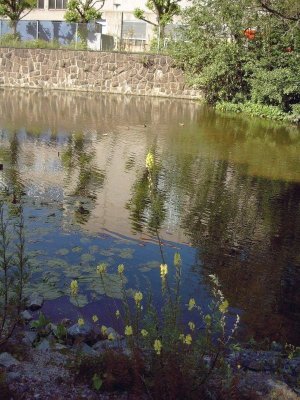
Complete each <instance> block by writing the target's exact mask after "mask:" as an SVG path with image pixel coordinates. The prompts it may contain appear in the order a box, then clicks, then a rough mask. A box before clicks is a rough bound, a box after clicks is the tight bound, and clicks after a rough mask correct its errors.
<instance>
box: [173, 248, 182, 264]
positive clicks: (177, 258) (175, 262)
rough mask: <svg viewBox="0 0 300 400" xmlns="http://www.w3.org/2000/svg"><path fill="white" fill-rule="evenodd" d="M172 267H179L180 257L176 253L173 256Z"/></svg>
mask: <svg viewBox="0 0 300 400" xmlns="http://www.w3.org/2000/svg"><path fill="white" fill-rule="evenodd" d="M174 265H175V267H179V266H180V265H181V256H180V254H179V253H178V251H177V252H176V253H175V254H174Z"/></svg>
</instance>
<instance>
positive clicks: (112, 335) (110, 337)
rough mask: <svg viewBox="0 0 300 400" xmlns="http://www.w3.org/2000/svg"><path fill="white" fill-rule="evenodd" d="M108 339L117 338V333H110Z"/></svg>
mask: <svg viewBox="0 0 300 400" xmlns="http://www.w3.org/2000/svg"><path fill="white" fill-rule="evenodd" d="M107 339H108V340H115V335H114V334H113V333H110V334H109V335H108V336H107Z"/></svg>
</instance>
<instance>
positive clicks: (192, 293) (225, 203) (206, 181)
mask: <svg viewBox="0 0 300 400" xmlns="http://www.w3.org/2000/svg"><path fill="white" fill-rule="evenodd" d="M0 110H1V111H0V112H1V116H0V163H1V164H3V170H1V171H0V186H1V187H2V190H3V191H4V192H5V193H6V202H7V203H8V204H10V203H13V202H14V200H15V196H16V193H22V200H23V202H24V215H25V224H26V240H27V248H28V254H29V256H30V259H31V283H30V286H29V287H28V288H27V291H28V292H29V291H32V290H34V291H38V292H41V293H43V294H44V296H45V299H46V300H47V301H46V302H45V305H44V310H45V312H46V313H47V314H48V315H50V316H51V317H52V318H53V319H54V320H55V319H59V318H61V317H70V316H71V317H72V316H75V315H76V312H77V311H76V307H75V305H74V304H72V303H71V302H70V298H69V285H70V282H71V280H72V279H78V282H79V286H80V296H79V305H80V312H81V313H82V315H83V316H84V317H85V318H91V316H92V315H93V314H95V313H96V314H97V315H99V316H100V318H102V319H103V322H105V323H106V324H109V323H110V322H111V321H110V318H111V313H110V312H109V311H108V310H110V307H115V306H118V302H119V301H120V300H119V299H120V287H119V281H118V278H117V275H116V270H117V266H118V264H120V263H123V264H124V265H125V269H126V272H127V278H128V287H129V288H136V287H139V288H140V289H144V288H145V287H146V286H148V285H149V284H150V285H151V287H152V290H153V292H154V296H156V298H157V301H158V302H159V296H160V290H161V288H160V274H159V266H160V264H161V263H162V261H165V262H166V263H167V264H168V265H169V266H170V268H171V266H172V262H173V261H172V260H173V257H174V253H175V252H176V251H178V252H180V254H181V257H182V259H183V275H182V280H183V302H187V301H188V299H189V298H190V297H195V298H197V299H198V300H197V301H199V303H201V304H202V306H203V308H204V309H205V308H206V307H207V302H208V299H209V292H210V278H209V275H210V274H216V275H217V277H218V278H219V281H220V283H221V286H222V290H223V292H224V295H225V297H226V298H227V299H228V301H229V304H230V306H231V308H230V310H231V312H232V313H233V314H234V313H236V312H239V313H240V314H241V332H242V335H243V337H244V338H245V339H248V338H250V337H255V338H256V339H257V340H261V339H263V338H265V337H269V338H271V339H272V340H279V341H287V342H290V343H294V344H298V345H299V344H300V290H299V286H300V130H299V129H297V128H296V127H292V126H286V125H281V124H280V123H274V122H268V121H264V120H259V119H254V118H253V119H251V118H246V117H242V116H235V115H221V114H217V113H216V112H215V111H214V110H213V109H210V108H209V107H206V106H204V105H200V104H198V103H196V102H191V101H185V100H175V99H159V98H146V97H134V96H132V97H126V96H119V95H104V94H102V95H100V94H88V93H78V92H77V93H71V92H43V91H30V90H17V89H3V90H1V91H0ZM149 151H152V152H153V154H154V155H155V162H156V164H157V165H158V166H159V167H158V173H157V179H156V180H155V182H154V183H153V184H154V186H155V199H154V201H152V200H153V199H151V196H150V195H149V192H148V188H149V185H148V178H147V173H146V172H147V171H146V166H145V159H146V156H147V153H148V152H149ZM101 262H105V263H107V265H108V270H109V279H108V281H107V285H106V288H105V290H104V288H103V285H102V284H101V282H100V280H99V279H98V277H97V275H96V266H97V265H98V264H99V263H101Z"/></svg>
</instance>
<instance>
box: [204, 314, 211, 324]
mask: <svg viewBox="0 0 300 400" xmlns="http://www.w3.org/2000/svg"><path fill="white" fill-rule="evenodd" d="M204 321H205V323H206V325H208V326H209V325H210V324H211V316H210V315H209V314H207V315H205V317H204Z"/></svg>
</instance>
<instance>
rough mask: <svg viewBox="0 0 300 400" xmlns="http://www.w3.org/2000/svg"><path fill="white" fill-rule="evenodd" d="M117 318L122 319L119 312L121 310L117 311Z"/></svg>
mask: <svg viewBox="0 0 300 400" xmlns="http://www.w3.org/2000/svg"><path fill="white" fill-rule="evenodd" d="M116 318H117V319H119V318H120V311H119V310H117V311H116Z"/></svg>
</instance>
